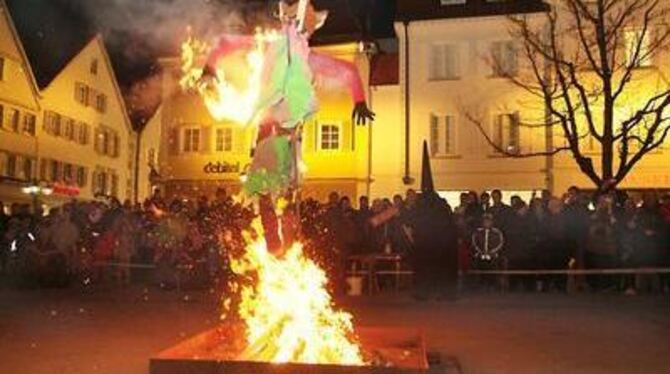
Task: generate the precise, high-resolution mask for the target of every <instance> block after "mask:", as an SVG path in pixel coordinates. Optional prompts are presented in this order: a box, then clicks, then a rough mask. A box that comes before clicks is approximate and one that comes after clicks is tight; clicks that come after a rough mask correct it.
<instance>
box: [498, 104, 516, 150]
mask: <svg viewBox="0 0 670 374" xmlns="http://www.w3.org/2000/svg"><path fill="white" fill-rule="evenodd" d="M519 142H520V137H519V113H506V114H499V115H497V116H495V120H494V123H493V143H494V144H495V146H496V151H498V150H503V151H505V152H506V153H518V152H519V148H520V144H519Z"/></svg>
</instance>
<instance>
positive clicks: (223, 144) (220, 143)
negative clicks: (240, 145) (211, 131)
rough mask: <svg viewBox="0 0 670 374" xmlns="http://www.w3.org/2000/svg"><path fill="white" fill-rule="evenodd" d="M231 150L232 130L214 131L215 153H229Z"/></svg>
mask: <svg viewBox="0 0 670 374" xmlns="http://www.w3.org/2000/svg"><path fill="white" fill-rule="evenodd" d="M232 150H233V129H231V128H225V129H216V151H217V152H230V151H232Z"/></svg>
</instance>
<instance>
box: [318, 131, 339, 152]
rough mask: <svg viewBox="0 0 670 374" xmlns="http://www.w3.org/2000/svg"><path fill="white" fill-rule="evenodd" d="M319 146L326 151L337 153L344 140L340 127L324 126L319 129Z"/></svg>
mask: <svg viewBox="0 0 670 374" xmlns="http://www.w3.org/2000/svg"><path fill="white" fill-rule="evenodd" d="M319 132H320V135H319V145H320V149H321V150H324V151H337V150H339V149H340V146H341V143H342V139H341V131H340V126H339V125H337V124H323V125H321V126H320V127H319Z"/></svg>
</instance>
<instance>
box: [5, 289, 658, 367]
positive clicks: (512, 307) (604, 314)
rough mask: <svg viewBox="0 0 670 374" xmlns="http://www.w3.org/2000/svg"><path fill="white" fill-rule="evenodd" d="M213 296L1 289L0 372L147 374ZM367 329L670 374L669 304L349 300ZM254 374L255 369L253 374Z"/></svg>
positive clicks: (446, 348) (468, 357) (494, 358)
mask: <svg viewBox="0 0 670 374" xmlns="http://www.w3.org/2000/svg"><path fill="white" fill-rule="evenodd" d="M218 299H219V298H218V297H217V295H215V294H214V293H209V292H175V291H171V292H163V291H159V290H144V289H142V288H132V289H126V290H112V289H107V290H102V289H97V290H95V291H87V292H82V291H81V290H48V291H21V292H19V291H15V290H0V352H1V353H0V373H31V374H52V373H53V374H56V373H58V374H60V373H110V374H111V373H113V374H146V373H147V372H148V358H149V357H150V356H151V355H152V354H153V353H156V352H158V351H160V350H162V349H164V348H166V347H168V346H171V345H173V344H174V343H176V342H177V341H179V340H182V339H185V338H187V337H189V336H191V335H193V334H195V333H198V332H200V331H202V330H204V329H207V328H210V327H212V326H214V325H215V324H216V323H217V322H218V305H217V303H218V302H217V300H218ZM340 304H341V305H342V306H343V307H344V308H346V309H348V310H350V311H351V312H352V313H353V314H354V315H355V316H356V323H357V324H359V325H398V326H417V327H419V328H421V329H423V331H424V332H425V334H426V340H427V343H428V348H429V350H430V351H431V352H434V353H435V354H438V355H439V357H441V358H442V361H443V362H446V363H451V362H453V361H457V362H458V364H459V365H460V367H461V370H462V372H464V373H512V372H513V373H662V372H666V373H667V372H670V361H669V357H670V297H668V296H665V297H660V296H659V297H651V296H646V297H640V296H637V297H626V296H621V295H588V294H583V295H576V296H575V295H563V294H530V293H529V294H505V295H501V294H494V293H490V294H469V295H465V296H462V297H461V298H460V299H459V300H457V301H450V302H436V301H433V302H415V301H413V300H411V299H409V298H407V297H404V296H379V297H374V298H359V299H345V300H342V301H341V303H340ZM250 374H253V373H250Z"/></svg>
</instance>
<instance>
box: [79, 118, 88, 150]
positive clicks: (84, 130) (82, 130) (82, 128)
mask: <svg viewBox="0 0 670 374" xmlns="http://www.w3.org/2000/svg"><path fill="white" fill-rule="evenodd" d="M79 144H81V145H86V144H88V124H86V123H84V122H80V123H79Z"/></svg>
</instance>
